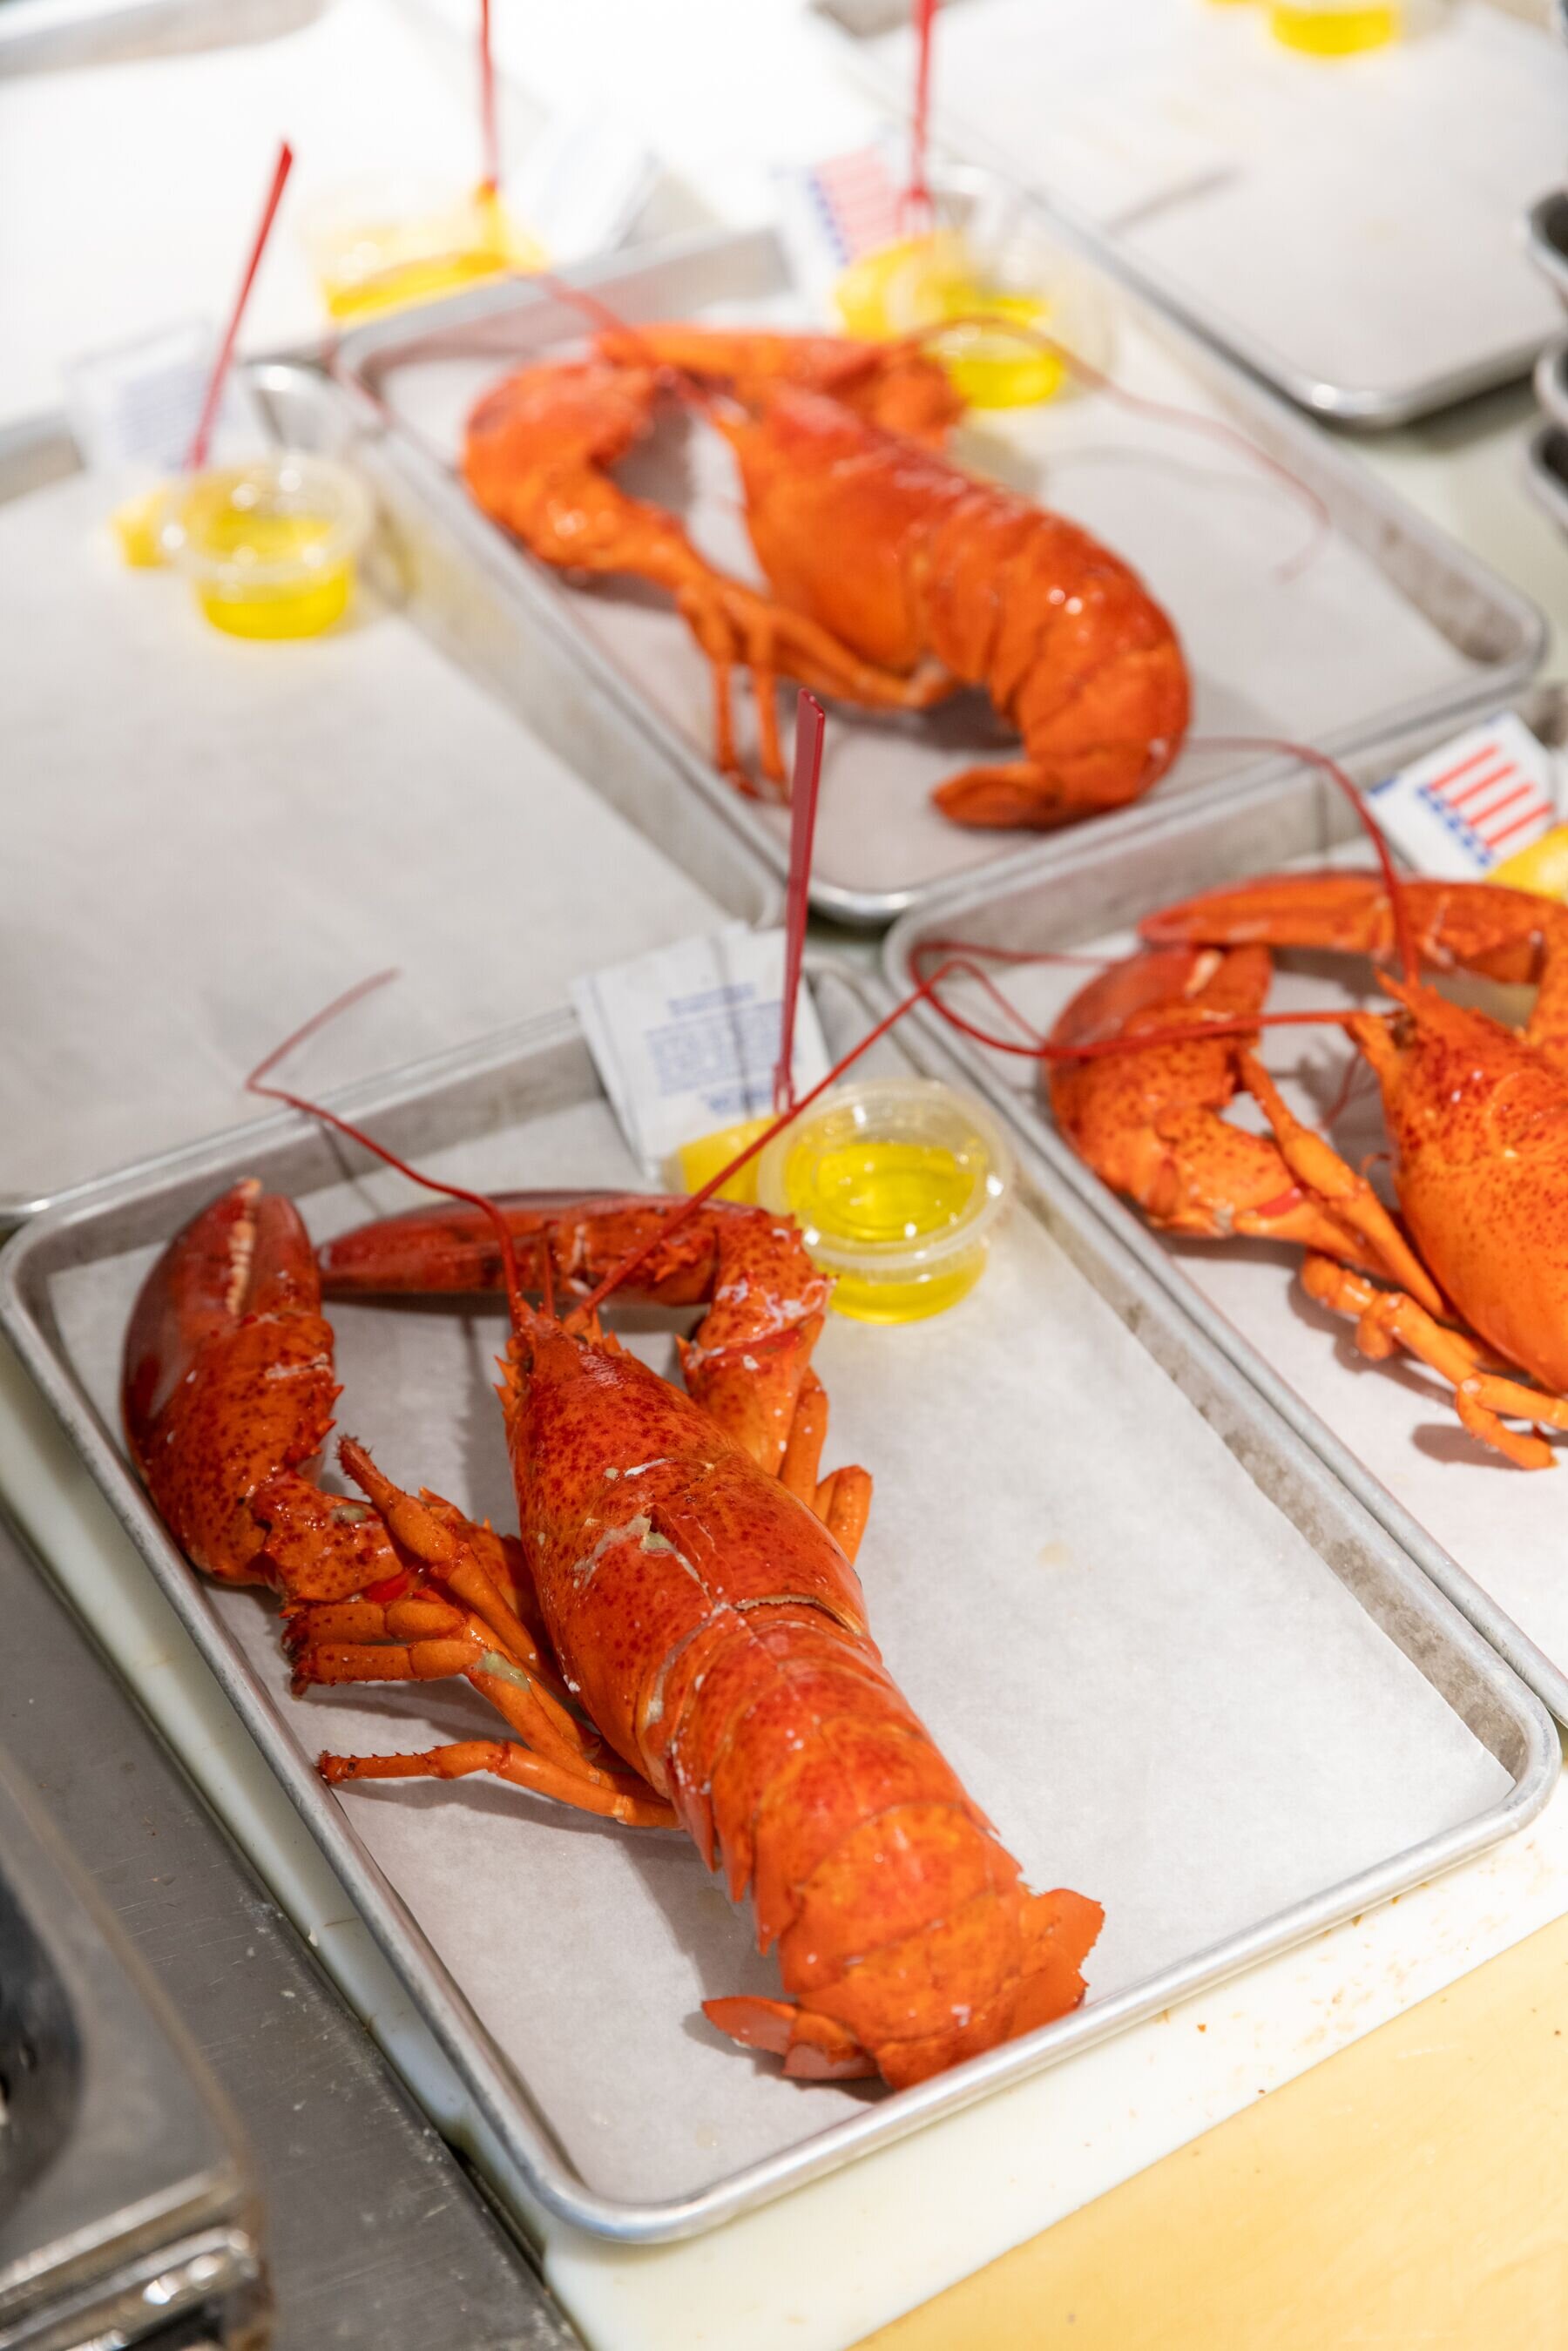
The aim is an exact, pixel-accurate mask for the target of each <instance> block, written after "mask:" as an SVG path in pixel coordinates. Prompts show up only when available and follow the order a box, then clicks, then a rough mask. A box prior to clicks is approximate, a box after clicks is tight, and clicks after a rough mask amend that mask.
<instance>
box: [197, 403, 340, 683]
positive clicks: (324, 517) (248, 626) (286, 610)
mask: <svg viewBox="0 0 1568 2351" xmlns="http://www.w3.org/2000/svg"><path fill="white" fill-rule="evenodd" d="M374 513H375V509H374V507H373V506H372V505H371V497H370V494H369V492H368V491H367V490H366V489H365V487H364V486H363V484H362V483H361V481H360V478H359V476H358V475H356V474H352V473H350V471H349V469H348V467H347V466H346V465H336V464H334V462H333V461H332V460H331V459H330V458H328V457H316V456H309V455H305V454H304V453H303V452H302V451H299V450H293V449H281V450H277V451H275V452H273V453H272V454H271V455H267V456H265V457H256V458H253V459H252V460H251V461H250V463H249V464H248V465H226V466H220V467H217V468H214V470H213V471H211V472H209V473H204V474H198V475H194V476H193V477H192V478H191V479H189V480H186V481H181V482H176V483H173V484H172V485H171V486H170V488H169V489H168V490H167V491H166V492H165V494H164V500H163V509H162V525H161V528H160V530H159V545H160V547H161V549H162V553H163V555H164V556H165V558H166V559H168V560H169V561H170V562H172V563H173V564H174V565H175V566H176V567H177V568H178V569H180V570H181V571H183V572H184V573H185V575H186V577H187V578H188V579H189V580H191V582H192V584H193V587H194V589H195V591H196V601H197V603H198V604H199V605H200V607H201V609H202V611H203V612H204V614H205V615H206V617H207V619H208V620H209V621H210V622H212V624H213V626H214V628H215V629H223V630H225V631H226V632H227V633H228V634H229V635H230V636H235V637H314V636H319V634H320V632H321V631H322V630H323V629H329V628H331V627H332V625H333V624H334V622H337V621H339V620H340V619H341V618H342V616H343V613H344V612H345V611H347V609H348V605H349V601H350V597H351V596H352V594H353V591H354V579H355V572H356V568H357V564H358V559H359V557H360V555H361V551H362V549H363V548H364V545H365V541H366V540H367V538H369V537H370V531H371V522H372V521H373V519H374Z"/></svg>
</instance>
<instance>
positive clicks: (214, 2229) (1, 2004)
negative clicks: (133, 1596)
mask: <svg viewBox="0 0 1568 2351" xmlns="http://www.w3.org/2000/svg"><path fill="white" fill-rule="evenodd" d="M0 1866H3V1870H4V1876H3V1877H0V2098H3V2101H4V2105H3V2110H0V2343H3V2344H4V2345H5V2346H6V2351H73V2346H87V2345H89V2343H90V2344H91V2345H95V2346H99V2345H101V2346H109V2345H110V2344H115V2345H120V2346H129V2345H131V2344H133V2343H141V2341H142V2340H143V2339H144V2338H145V2339H151V2338H152V2336H153V2335H156V2336H157V2339H158V2340H159V2341H160V2342H164V2341H170V2340H172V2339H173V2330H174V2329H176V2328H178V2330H179V2333H178V2340H179V2341H180V2342H181V2343H182V2344H192V2345H194V2344H195V2342H196V2339H197V2335H198V2334H199V2335H200V2337H201V2340H202V2341H203V2342H204V2343H207V2344H210V2345H212V2346H214V2351H216V2346H219V2345H220V2344H221V2345H225V2346H232V2351H259V2345H260V2343H261V2342H262V2340H263V2339H264V2335H265V2325H264V2313H265V2305H266V2300H267V2296H266V2289H265V2285H264V2283H263V2275H262V2262H261V2250H260V2244H259V2239H258V2214H257V2210H256V2193H255V2189H254V2186H253V2184H252V2180H251V2178H250V2171H249V2166H248V2163H247V2161H246V2157H245V2156H244V2154H243V2153H242V2151H241V2149H240V2145H239V2141H238V2138H237V2136H236V2134H235V2128H234V2125H233V2122H232V2119H231V2117H230V2116H229V2115H228V2113H227V2110H226V2108H225V2106H224V2105H223V2104H222V2103H221V2101H220V2100H219V2098H218V2095H217V2093H216V2091H215V2089H214V2085H213V2084H212V2081H211V2080H210V2078H209V2076H208V2074H207V2073H206V2070H205V2068H204V2066H203V2065H202V2064H201V2062H200V2060H199V2059H198V2058H197V2056H196V2053H195V2052H194V2050H193V2049H192V2048H191V2047H190V2046H189V2044H188V2043H186V2041H185V2039H184V2036H183V2033H182V2032H180V2030H179V2028H178V2026H177V2025H176V2024H175V2023H174V2022H173V2020H172V2017H171V2016H170V2015H169V2014H168V2013H167V2012H166V2011H165V2009H164V2006H163V2002H162V1999H161V1997H160V1996H159V1995H158V1994H157V1992H156V1991H155V1990H154V1989H153V1988H152V1985H151V1984H150V1983H149V1982H148V1981H147V1980H146V1978H145V1976H144V1974H143V1972H142V1970H141V1965H140V1963H139V1962H138V1961H136V1960H135V1959H132V1957H131V1954H130V1952H129V1951H128V1950H127V1949H125V1947H124V1945H123V1944H122V1942H121V1940H120V1936H119V1934H118V1932H117V1931H116V1930H115V1929H114V1928H113V1927H112V1925H111V1924H110V1921H109V1920H108V1919H107V1918H106V1917H105V1916H104V1914H103V1912H102V1911H101V1910H100V1908H99V1904H98V1901H97V1899H96V1897H95V1896H93V1894H92V1893H91V1891H90V1889H89V1887H88V1886H86V1884H85V1883H84V1882H83V1881H82V1880H81V1879H80V1877H79V1876H78V1870H77V1868H76V1865H74V1864H73V1863H72V1862H71V1861H70V1860H69V1859H68V1856H67V1855H66V1854H65V1852H64V1850H63V1849H62V1848H61V1847H60V1846H59V1845H58V1844H57V1842H56V1840H55V1838H54V1836H53V1835H52V1834H51V1832H50V1831H49V1828H48V1825H47V1823H46V1822H45V1821H44V1820H42V1819H41V1818H40V1817H39V1816H38V1813H37V1807H36V1805H35V1804H34V1802H33V1801H32V1800H31V1799H30V1798H27V1797H26V1796H25V1795H24V1793H23V1792H22V1789H21V1787H20V1785H19V1784H18V1783H17V1782H16V1780H15V1779H14V1778H13V1775H12V1770H11V1767H10V1765H9V1764H8V1763H6V1762H5V1761H0Z"/></svg>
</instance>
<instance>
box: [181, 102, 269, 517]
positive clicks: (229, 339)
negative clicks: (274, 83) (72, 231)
mask: <svg viewBox="0 0 1568 2351" xmlns="http://www.w3.org/2000/svg"><path fill="white" fill-rule="evenodd" d="M293 169H294V150H293V148H292V147H291V146H290V145H289V143H288V141H287V139H285V140H282V141H279V144H278V149H277V169H276V170H275V171H274V172H273V174H272V186H271V187H270V189H269V190H268V191H267V203H266V204H265V205H264V206H263V208H262V214H261V225H260V226H259V227H258V228H257V230H256V243H255V244H254V245H253V246H251V249H250V259H249V260H248V261H247V262H246V269H245V276H244V277H242V278H241V280H240V288H239V298H238V299H237V300H236V302H235V306H234V309H233V311H232V313H231V314H230V318H229V323H228V331H227V333H226V334H225V337H224V339H223V341H222V343H221V344H220V345H219V346H218V355H217V358H216V359H215V360H214V362H213V372H212V374H211V376H210V377H209V378H208V381H207V396H206V398H205V399H204V401H203V402H202V414H201V421H200V423H198V424H197V426H196V431H195V435H194V438H193V440H192V443H191V447H190V452H189V454H188V455H187V456H186V459H185V471H186V472H187V473H188V474H199V473H200V472H201V470H202V467H203V466H204V465H205V464H206V462H207V444H208V443H209V441H211V439H212V437H213V426H214V424H215V423H216V422H217V415H218V408H219V404H220V403H221V402H222V400H223V396H224V386H225V383H226V382H227V381H228V372H229V363H230V361H231V360H233V358H234V355H235V343H236V342H237V341H238V340H239V329H240V320H241V319H243V318H244V317H245V306H246V303H247V302H248V301H249V300H250V289H251V287H253V286H254V285H255V283H256V271H257V270H258V269H259V268H260V266H261V256H262V255H263V254H264V253H265V252H266V250H267V238H268V237H269V236H270V235H272V224H273V220H274V217H275V215H276V214H277V205H278V200H279V198H280V197H281V196H282V194H283V188H284V183H285V181H286V180H287V177H288V174H289V172H291V171H292V170H293Z"/></svg>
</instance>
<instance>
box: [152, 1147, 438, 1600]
mask: <svg viewBox="0 0 1568 2351" xmlns="http://www.w3.org/2000/svg"><path fill="white" fill-rule="evenodd" d="M337 1395H338V1389H337V1386H336V1384H335V1383H334V1380H333V1377H332V1332H331V1326H330V1324H329V1323H328V1322H326V1321H325V1320H324V1319H323V1317H322V1314H321V1311H320V1284H319V1278H318V1276H317V1272H316V1259H315V1254H314V1251H313V1250H312V1249H311V1246H310V1241H309V1238H308V1235H307V1233H306V1230H305V1228H304V1225H303V1224H302V1223H301V1222H300V1218H299V1212H298V1209H297V1208H296V1207H295V1206H294V1204H293V1202H292V1201H291V1200H288V1199H286V1198H285V1197H284V1196H282V1195H281V1194H279V1193H276V1192H265V1191H264V1190H263V1189H262V1186H261V1185H260V1183H259V1182H258V1181H257V1180H256V1177H254V1176H245V1177H242V1179H241V1180H240V1181H239V1182H238V1183H237V1184H234V1185H232V1186H230V1188H229V1189H228V1190H227V1191H226V1192H225V1193H224V1194H222V1195H221V1196H220V1197H219V1198H217V1199H216V1200H214V1201H212V1202H210V1203H209V1205H208V1206H207V1207H204V1208H203V1209H202V1210H201V1211H200V1212H199V1214H198V1215H196V1216H194V1217H193V1218H192V1219H191V1221H190V1223H189V1224H188V1225H186V1226H185V1227H184V1228H183V1230H182V1231H180V1232H179V1233H177V1234H176V1235H175V1237H174V1238H173V1239H172V1241H171V1242H170V1244H169V1246H168V1248H167V1249H165V1250H164V1252H163V1254H162V1257H161V1258H160V1259H159V1260H158V1262H157V1264H156V1265H155V1266H154V1267H153V1268H152V1272H151V1273H150V1274H149V1275H148V1277H147V1279H146V1280H145V1281H144V1282H143V1284H142V1286H141V1293H140V1295H139V1296H138V1298H137V1301H136V1305H135V1308H134V1310H133V1311H132V1314H131V1323H130V1328H129V1329H128V1331H127V1332H126V1339H125V1359H124V1375H123V1382H122V1388H121V1402H122V1409H123V1413H124V1418H125V1434H126V1438H127V1441H128V1443H129V1445H130V1447H131V1458H132V1459H133V1460H134V1461H135V1463H136V1466H137V1468H138V1469H139V1470H140V1471H141V1477H142V1479H143V1480H144V1482H145V1484H146V1486H147V1489H148V1490H149V1492H150V1493H151V1494H152V1499H153V1500H154V1502H155V1503H156V1504H157V1506H158V1510H159V1512H160V1514H161V1516H162V1520H163V1521H164V1524H165V1525H166V1526H167V1527H168V1529H169V1531H170V1532H171V1533H172V1535H173V1537H174V1539H175V1541H177V1542H178V1543H179V1544H180V1546H181V1548H182V1550H183V1551H184V1552H185V1553H186V1554H187V1556H188V1557H189V1558H190V1559H191V1560H192V1561H193V1562H194V1563H195V1565H196V1566H197V1567H200V1568H204V1569H205V1570H206V1572H207V1573H208V1574H210V1575H215V1576H218V1577H220V1578H222V1579H223V1580H224V1581H225V1583H273V1584H276V1585H277V1586H278V1587H279V1588H280V1589H281V1590H283V1591H284V1592H286V1593H287V1594H288V1595H289V1596H290V1597H291V1598H305V1599H327V1598H336V1597H340V1596H342V1595H343V1594H346V1593H350V1592H357V1591H360V1590H361V1589H362V1588H363V1586H364V1585H365V1584H366V1583H370V1582H373V1581H374V1580H375V1579H376V1578H377V1577H378V1576H385V1575H388V1574H391V1573H394V1572H395V1571H396V1569H397V1566H398V1561H397V1558H396V1555H395V1553H394V1552H392V1547H391V1545H390V1543H389V1542H388V1541H387V1538H386V1534H385V1531H384V1530H383V1529H382V1525H381V1523H380V1521H379V1520H377V1519H375V1518H373V1517H372V1516H371V1515H369V1514H368V1513H366V1512H365V1510H363V1508H362V1506H361V1505H360V1504H357V1503H345V1502H344V1501H343V1499H341V1498H340V1496H336V1495H327V1494H323V1493H321V1492H320V1490H319V1489H318V1488H317V1487H315V1486H313V1485H312V1484H311V1483H310V1482H309V1481H308V1479H304V1478H301V1477H299V1476H298V1475H297V1474H296V1473H297V1472H298V1469H299V1468H301V1466H302V1465H303V1464H305V1463H307V1462H308V1461H310V1460H311V1459H313V1458H314V1457H315V1456H316V1455H317V1454H319V1452H320V1450H321V1447H322V1446H323V1444H324V1443H325V1442H326V1438H327V1434H328V1431H329V1429H330V1427H331V1426H332V1405H333V1404H334V1402H335V1400H336V1398H337Z"/></svg>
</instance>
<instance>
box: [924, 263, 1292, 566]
mask: <svg viewBox="0 0 1568 2351" xmlns="http://www.w3.org/2000/svg"><path fill="white" fill-rule="evenodd" d="M954 327H985V328H987V329H989V331H990V332H991V333H992V334H998V333H999V334H1003V335H1005V336H1007V337H1008V339H1009V340H1011V341H1014V342H1022V343H1030V344H1032V345H1033V346H1034V347H1035V349H1036V350H1042V351H1049V352H1050V353H1051V356H1052V358H1054V359H1059V360H1061V362H1062V364H1063V366H1064V367H1066V369H1067V370H1068V372H1069V373H1070V374H1071V375H1075V376H1077V377H1078V378H1079V379H1080V381H1082V382H1083V383H1086V384H1087V385H1088V387H1089V389H1090V390H1091V392H1103V394H1104V395H1105V397H1106V399H1107V400H1113V401H1115V402H1117V403H1118V405H1119V406H1121V407H1123V408H1128V409H1131V410H1132V411H1133V413H1134V415H1138V416H1148V417H1152V418H1153V419H1154V420H1155V423H1160V424H1176V425H1180V426H1181V427H1182V428H1183V429H1184V430H1185V431H1186V432H1189V433H1201V434H1205V435H1206V436H1207V439H1209V440H1211V441H1218V442H1220V443H1221V444H1223V445H1224V446H1225V447H1226V448H1228V449H1239V450H1241V451H1242V452H1243V453H1244V454H1245V455H1247V456H1249V457H1250V458H1251V460H1252V462H1253V463H1254V465H1260V466H1261V467H1262V468H1263V470H1264V472H1265V473H1267V474H1272V475H1273V476H1274V478H1275V480H1276V481H1278V482H1282V483H1283V484H1284V486H1285V487H1286V488H1287V489H1288V490H1289V491H1290V492H1291V495H1292V496H1294V497H1296V498H1298V499H1299V500H1300V501H1301V505H1302V506H1303V507H1305V508H1306V510H1307V512H1308V514H1309V515H1310V516H1311V517H1312V536H1311V538H1309V539H1308V540H1307V542H1306V545H1305V546H1304V547H1302V548H1301V549H1298V551H1297V552H1296V553H1295V554H1294V555H1292V556H1290V557H1288V558H1287V559H1286V560H1285V561H1284V562H1283V563H1282V564H1280V565H1278V566H1277V567H1276V569H1275V575H1274V576H1275V578H1276V579H1279V580H1294V579H1296V578H1297V577H1298V576H1299V575H1300V574H1301V572H1302V571H1304V570H1305V569H1306V568H1307V566H1308V564H1309V563H1311V562H1312V560H1313V559H1314V558H1315V557H1316V555H1317V552H1318V550H1319V549H1320V548H1321V547H1322V543H1323V540H1324V539H1325V538H1326V537H1327V536H1328V533H1329V532H1330V530H1331V529H1332V528H1333V516H1332V515H1331V514H1330V512H1329V508H1328V502H1327V500H1326V499H1324V498H1323V497H1322V496H1320V495H1319V493H1318V492H1317V491H1316V490H1314V489H1313V487H1312V484H1311V483H1310V482H1303V481H1302V479H1301V475H1299V474H1293V473H1292V472H1291V468H1290V467H1289V465H1285V464H1284V463H1283V462H1282V460H1281V459H1280V458H1278V457H1274V456H1271V455H1270V453H1269V451H1268V450H1267V449H1260V447H1259V445H1258V444H1257V442H1256V441H1254V440H1252V439H1251V438H1250V436H1249V434H1245V433H1243V432H1242V431H1241V430H1240V429H1239V426H1237V425H1234V424H1228V423H1226V422H1225V420H1224V418H1223V417H1220V416H1204V415H1202V414H1201V413H1199V412H1198V411H1197V409H1193V408H1181V407H1178V406H1177V405H1176V402H1174V401H1168V400H1151V399H1150V398H1149V397H1148V395H1147V393H1146V392H1129V391H1128V390H1127V388H1126V386H1125V385H1124V384H1120V383H1118V382H1117V381H1116V379H1115V377H1114V376H1113V375H1107V374H1106V372H1105V371H1104V369H1103V368H1097V367H1096V366H1095V365H1094V363H1093V361H1092V360H1086V359H1082V358H1081V357H1080V355H1079V353H1078V352H1077V351H1075V350H1073V349H1072V348H1071V344H1068V343H1064V342H1062V341H1061V340H1060V338H1059V337H1057V336H1055V335H1048V334H1047V333H1046V332H1045V331H1044V329H1042V328H1040V327H1031V326H1030V325H1028V324H1027V323H1026V322H1025V321H1024V320H1022V319H1019V320H1018V321H1016V322H1015V321H1014V320H1012V319H1007V320H1006V321H1005V322H1000V323H998V320H997V319H996V318H995V317H993V316H989V315H988V313H987V312H985V311H984V310H976V311H971V312H968V313H967V314H966V315H963V316H960V317H957V318H952V319H935V320H933V321H932V323H931V324H930V325H929V326H925V327H916V328H915V329H914V330H913V332H912V333H910V334H908V335H906V336H904V342H903V347H904V349H905V350H922V349H924V347H925V344H927V343H929V342H934V341H937V340H940V338H941V337H942V336H943V335H945V334H946V333H948V332H949V331H950V330H951V329H953V328H954ZM887 348H890V349H896V348H898V346H896V345H890V346H888V347H887Z"/></svg>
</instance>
